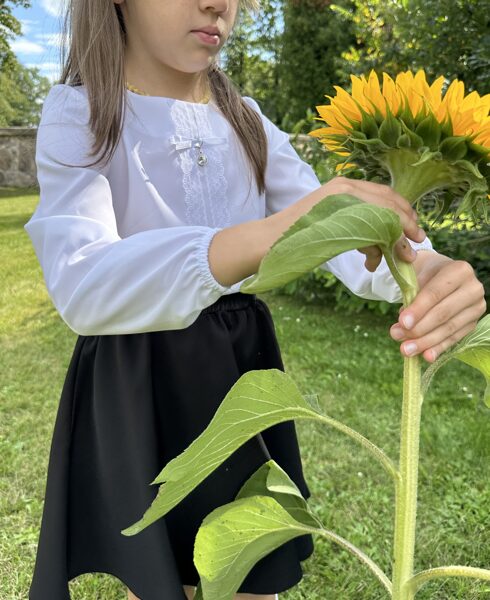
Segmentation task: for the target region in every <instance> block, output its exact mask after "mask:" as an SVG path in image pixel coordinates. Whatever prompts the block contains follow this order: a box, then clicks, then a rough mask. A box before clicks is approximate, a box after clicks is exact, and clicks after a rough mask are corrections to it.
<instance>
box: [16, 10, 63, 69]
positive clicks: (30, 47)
mask: <svg viewBox="0 0 490 600" xmlns="http://www.w3.org/2000/svg"><path fill="white" fill-rule="evenodd" d="M62 5H63V0H33V2H32V8H27V9H23V8H15V9H14V11H13V13H14V15H15V16H16V17H17V19H19V21H20V22H21V23H22V31H23V35H22V36H19V37H17V38H16V39H15V40H14V41H13V42H12V44H11V46H12V49H13V51H14V52H15V53H16V55H17V57H18V59H19V60H20V62H21V63H22V64H24V65H26V66H28V67H38V68H39V69H40V71H41V73H42V74H43V75H45V76H46V77H49V79H50V80H51V81H54V80H55V79H57V78H58V77H59V45H60V30H61V18H60V14H61V7H62Z"/></svg>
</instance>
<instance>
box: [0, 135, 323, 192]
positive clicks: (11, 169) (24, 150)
mask: <svg viewBox="0 0 490 600" xmlns="http://www.w3.org/2000/svg"><path fill="white" fill-rule="evenodd" d="M36 133H37V129H35V128H31V129H26V128H23V127H8V128H6V129H1V128H0V187H19V188H22V187H32V186H37V185H38V183H37V178H36V163H35V160H34V157H35V150H36ZM290 138H291V139H293V138H294V136H292V135H291V136H290ZM311 141H312V138H311V137H309V136H307V135H299V136H298V139H297V140H296V142H295V143H294V146H295V147H296V149H297V150H298V152H299V153H300V154H302V152H301V150H302V147H303V146H304V145H305V144H308V143H311Z"/></svg>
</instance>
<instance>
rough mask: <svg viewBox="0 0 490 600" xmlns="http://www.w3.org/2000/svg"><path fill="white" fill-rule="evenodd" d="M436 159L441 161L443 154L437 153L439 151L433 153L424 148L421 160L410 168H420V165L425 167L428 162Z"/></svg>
mask: <svg viewBox="0 0 490 600" xmlns="http://www.w3.org/2000/svg"><path fill="white" fill-rule="evenodd" d="M434 158H435V159H440V158H441V153H440V152H437V151H436V152H433V151H431V150H429V148H424V149H422V154H421V155H420V158H419V159H418V160H417V161H416V162H414V163H412V164H411V165H410V166H411V167H418V166H420V165H423V164H424V163H425V162H427V161H428V160H432V159H434Z"/></svg>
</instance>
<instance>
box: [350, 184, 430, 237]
mask: <svg viewBox="0 0 490 600" xmlns="http://www.w3.org/2000/svg"><path fill="white" fill-rule="evenodd" d="M342 182H343V184H342V185H345V186H346V193H350V194H352V195H354V196H356V197H358V198H359V199H360V200H363V201H364V202H368V203H369V204H374V205H377V206H382V207H383V208H389V209H390V210H393V211H394V212H396V213H397V214H398V216H399V217H400V221H401V225H402V227H403V231H404V232H405V235H406V236H407V237H408V238H410V239H411V240H413V241H414V242H423V241H424V240H425V238H426V234H425V231H424V230H423V229H422V228H420V227H419V226H418V224H417V213H416V212H415V211H414V209H413V208H412V206H411V204H410V203H409V202H408V200H405V198H404V197H403V196H401V195H400V194H398V193H397V192H395V191H394V190H393V189H392V188H391V187H389V186H388V185H385V184H382V183H375V182H373V181H359V180H355V179H348V178H342Z"/></svg>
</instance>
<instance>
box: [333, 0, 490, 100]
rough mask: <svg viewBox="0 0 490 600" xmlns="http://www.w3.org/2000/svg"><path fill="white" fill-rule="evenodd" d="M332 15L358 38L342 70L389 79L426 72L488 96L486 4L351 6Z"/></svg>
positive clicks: (489, 0)
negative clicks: (385, 75)
mask: <svg viewBox="0 0 490 600" xmlns="http://www.w3.org/2000/svg"><path fill="white" fill-rule="evenodd" d="M335 10H336V12H337V13H338V14H339V16H341V17H342V18H343V19H344V22H345V23H346V24H348V23H350V24H351V25H352V26H353V28H354V31H355V34H356V40H355V43H354V44H352V46H351V48H350V50H349V51H347V52H344V54H343V59H344V68H346V69H348V68H350V69H351V70H352V72H354V73H356V74H362V73H367V72H368V71H369V70H370V69H372V68H374V69H376V70H377V71H382V70H384V71H387V72H389V73H390V74H392V75H394V74H396V72H397V71H402V70H406V69H412V70H418V69H419V68H424V70H425V72H426V73H427V74H428V75H429V76H431V77H433V78H435V77H437V76H439V75H445V76H446V77H447V78H448V79H453V78H458V79H460V80H462V81H464V82H465V84H466V87H467V89H469V90H472V89H478V91H479V92H480V93H486V92H488V91H490V0H404V1H401V0H389V1H387V0H383V1H380V0H353V3H352V6H351V8H344V7H340V6H337V7H335Z"/></svg>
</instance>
